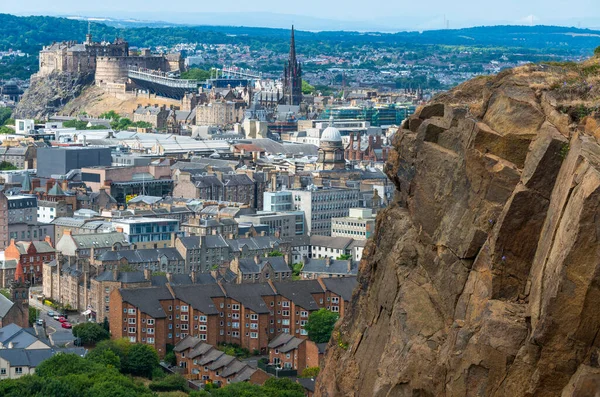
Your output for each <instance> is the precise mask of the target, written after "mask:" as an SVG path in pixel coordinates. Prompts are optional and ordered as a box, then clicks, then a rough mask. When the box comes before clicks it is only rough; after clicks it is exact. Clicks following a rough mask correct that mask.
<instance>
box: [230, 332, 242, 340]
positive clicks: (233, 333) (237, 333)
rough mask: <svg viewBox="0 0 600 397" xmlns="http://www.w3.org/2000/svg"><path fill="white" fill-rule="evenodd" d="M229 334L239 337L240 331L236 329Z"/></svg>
mask: <svg viewBox="0 0 600 397" xmlns="http://www.w3.org/2000/svg"><path fill="white" fill-rule="evenodd" d="M231 336H232V337H234V338H239V337H240V333H239V332H238V331H233V332H232V333H231Z"/></svg>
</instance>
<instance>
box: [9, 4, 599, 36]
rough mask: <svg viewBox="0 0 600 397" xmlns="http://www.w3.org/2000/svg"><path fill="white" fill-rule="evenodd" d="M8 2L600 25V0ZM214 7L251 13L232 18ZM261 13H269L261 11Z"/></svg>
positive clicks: (372, 22)
mask: <svg viewBox="0 0 600 397" xmlns="http://www.w3.org/2000/svg"><path fill="white" fill-rule="evenodd" d="M2 3H3V4H2V5H0V12H6V13H13V14H21V15H23V14H25V15H29V14H36V15H39V14H45V15H85V16H104V17H113V18H138V19H151V20H163V21H167V22H175V23H177V22H178V23H188V24H189V23H198V24H206V23H210V24H213V25H238V24H244V25H250V26H252V25H254V26H255V25H257V24H258V25H269V26H273V27H277V26H279V25H281V24H283V22H285V24H287V22H288V19H290V18H292V19H293V18H296V19H297V20H298V23H296V24H297V25H300V26H298V27H299V28H300V29H302V22H303V21H308V20H313V22H314V23H315V24H316V25H322V26H323V27H322V29H327V28H328V21H335V20H338V21H352V22H355V23H357V26H363V25H364V24H366V25H369V26H378V25H380V26H382V28H384V27H386V28H390V27H392V28H393V27H396V29H398V30H403V29H432V28H442V27H443V24H444V22H443V21H444V16H445V17H446V18H447V19H448V20H449V21H450V27H463V26H473V25H491V24H517V23H522V24H529V23H531V21H532V20H533V22H534V23H535V24H545V25H550V24H559V25H572V26H576V25H578V24H579V25H580V26H582V27H594V28H596V27H600V0H493V1H490V0H487V1H486V0H454V1H450V0H428V1H419V0H410V1H407V0H325V1H324V0H298V1H297V3H296V2H293V1H289V0H286V1H281V0H251V1H248V0H243V1H242V0H229V1H226V2H223V1H206V0H203V1H198V0H170V1H164V0H102V1H90V0H52V1H49V0H21V1H14V0H13V1H10V0H6V1H4V0H3V1H2ZM211 13H245V14H238V15H232V16H231V18H228V17H226V16H223V15H216V14H212V15H211ZM261 13H269V14H264V15H262V16H261V15H260V14H261ZM272 14H287V17H286V18H284V19H285V20H284V21H281V20H278V18H277V17H276V16H274V15H272ZM267 16H268V17H270V18H267ZM307 17H308V18H307ZM244 21H247V23H244ZM359 22H360V23H359ZM361 23H362V25H361ZM344 26H346V24H344ZM308 29H314V28H312V27H308ZM358 30H360V29H358Z"/></svg>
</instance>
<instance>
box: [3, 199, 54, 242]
mask: <svg viewBox="0 0 600 397" xmlns="http://www.w3.org/2000/svg"><path fill="white" fill-rule="evenodd" d="M46 236H50V239H51V241H54V226H53V225H51V224H45V223H40V222H38V220H37V198H36V197H35V196H26V195H18V196H7V195H6V194H4V192H3V191H0V249H4V248H6V247H7V246H8V245H9V244H10V240H11V239H15V240H27V241H43V240H44V238H45V237H46Z"/></svg>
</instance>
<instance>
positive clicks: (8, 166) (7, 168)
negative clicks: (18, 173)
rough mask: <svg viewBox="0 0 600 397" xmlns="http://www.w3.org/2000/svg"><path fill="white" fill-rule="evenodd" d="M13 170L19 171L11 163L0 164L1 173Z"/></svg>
mask: <svg viewBox="0 0 600 397" xmlns="http://www.w3.org/2000/svg"><path fill="white" fill-rule="evenodd" d="M11 170H18V168H17V167H15V166H14V165H12V164H11V163H9V162H8V161H3V162H1V163H0V171H11Z"/></svg>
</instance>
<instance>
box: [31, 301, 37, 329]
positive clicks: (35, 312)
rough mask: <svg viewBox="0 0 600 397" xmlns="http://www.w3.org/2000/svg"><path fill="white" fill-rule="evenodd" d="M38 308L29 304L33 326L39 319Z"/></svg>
mask: <svg viewBox="0 0 600 397" xmlns="http://www.w3.org/2000/svg"><path fill="white" fill-rule="evenodd" d="M37 315H38V312H37V309H36V308H35V307H34V306H29V326H30V327H31V326H32V325H33V323H35V320H37Z"/></svg>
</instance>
